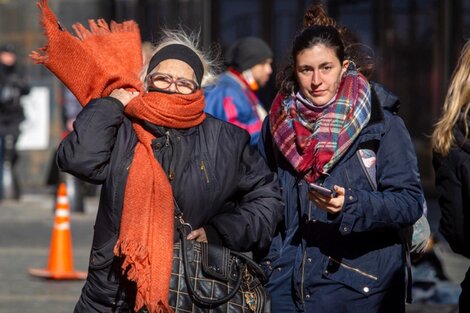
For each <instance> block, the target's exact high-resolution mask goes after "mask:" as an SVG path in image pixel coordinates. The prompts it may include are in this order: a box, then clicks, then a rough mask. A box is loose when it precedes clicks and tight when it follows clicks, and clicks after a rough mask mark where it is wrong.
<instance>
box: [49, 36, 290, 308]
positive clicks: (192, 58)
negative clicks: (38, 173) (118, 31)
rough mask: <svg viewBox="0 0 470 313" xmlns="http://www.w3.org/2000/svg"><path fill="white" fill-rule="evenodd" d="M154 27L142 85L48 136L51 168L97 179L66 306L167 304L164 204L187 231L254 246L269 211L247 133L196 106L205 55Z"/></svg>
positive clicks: (270, 181)
mask: <svg viewBox="0 0 470 313" xmlns="http://www.w3.org/2000/svg"><path fill="white" fill-rule="evenodd" d="M194 42H195V41H194V40H192V39H191V38H188V37H186V36H185V35H184V34H181V33H177V32H166V33H165V36H164V38H163V39H162V41H161V42H160V43H159V44H158V45H157V47H156V49H155V51H156V52H155V53H154V54H153V57H152V58H151V60H150V61H149V64H147V65H146V66H145V67H144V69H143V73H144V74H143V75H142V77H143V79H142V84H143V92H139V91H132V90H129V89H128V88H126V89H124V88H116V89H114V90H112V91H111V93H110V94H109V96H107V97H102V98H98V99H92V100H91V101H90V102H89V103H88V104H86V105H85V106H84V109H83V110H82V111H81V113H80V114H79V115H78V117H77V119H76V121H75V124H74V131H73V132H72V133H71V134H70V135H69V136H68V137H66V138H65V139H64V140H63V142H62V143H61V144H60V147H59V150H58V164H59V166H60V168H61V169H62V170H64V171H66V172H69V173H71V174H73V175H76V176H77V177H80V178H82V179H85V180H87V181H90V182H93V183H98V184H103V187H102V192H101V199H100V205H99V209H98V213H97V219H96V224H95V234H94V238H93V246H92V251H91V257H90V266H89V273H88V278H87V282H86V284H85V287H84V288H83V291H82V295H81V297H80V300H79V301H78V303H77V305H76V308H75V312H134V310H135V311H138V310H140V309H141V308H143V307H145V308H146V309H147V310H148V311H149V312H167V311H168V312H169V311H171V308H170V305H169V303H168V296H169V287H170V274H171V266H172V258H173V242H174V240H175V238H177V237H176V236H175V235H174V233H175V229H174V220H175V218H174V214H175V209H174V203H175V202H176V203H177V204H178V207H179V208H180V209H181V210H182V213H183V214H184V218H185V221H186V222H188V223H190V224H191V225H192V227H193V229H194V230H193V231H192V232H191V233H190V234H189V235H188V239H193V240H197V241H202V242H209V243H216V244H223V245H225V246H227V247H229V248H231V249H234V250H237V251H250V250H256V249H264V248H266V247H267V246H268V245H269V243H270V241H271V238H272V235H273V233H274V229H275V226H276V224H277V222H278V220H279V219H280V215H281V212H282V202H281V201H280V196H279V190H278V185H277V182H276V176H275V175H274V174H272V173H271V172H270V171H269V169H268V167H267V166H266V164H265V163H264V161H263V159H262V158H261V157H260V156H259V155H258V153H257V152H256V151H255V150H253V149H252V148H251V147H250V145H249V143H250V136H249V135H248V133H247V132H246V131H244V130H242V129H240V128H238V127H236V126H233V125H230V124H228V123H226V122H222V121H219V120H217V119H215V118H213V117H211V116H209V115H206V114H205V113H204V105H205V101H204V95H203V92H202V90H201V86H202V85H204V84H205V82H206V81H207V80H208V78H210V76H211V74H210V73H211V71H210V62H209V61H208V60H207V59H206V58H205V57H204V56H203V54H202V53H201V52H200V51H198V50H197V49H196V48H195V47H196V45H195V44H194Z"/></svg>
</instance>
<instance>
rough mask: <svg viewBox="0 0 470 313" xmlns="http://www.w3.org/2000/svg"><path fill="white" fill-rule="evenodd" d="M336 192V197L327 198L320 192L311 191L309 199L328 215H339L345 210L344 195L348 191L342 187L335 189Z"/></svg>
mask: <svg viewBox="0 0 470 313" xmlns="http://www.w3.org/2000/svg"><path fill="white" fill-rule="evenodd" d="M333 188H334V190H335V192H336V197H330V196H325V195H323V194H321V193H319V192H316V191H313V190H310V191H309V192H308V197H309V199H310V201H312V202H314V203H315V204H316V206H317V207H318V208H319V209H321V210H324V211H326V212H328V213H332V214H334V213H338V212H341V210H342V209H343V204H344V194H345V193H346V190H345V189H344V188H343V187H340V186H336V185H335V186H334V187H333Z"/></svg>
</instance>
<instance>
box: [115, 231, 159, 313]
mask: <svg viewBox="0 0 470 313" xmlns="http://www.w3.org/2000/svg"><path fill="white" fill-rule="evenodd" d="M113 252H114V255H116V256H121V257H123V262H122V265H121V270H122V273H123V274H124V275H125V276H126V277H127V278H128V279H129V280H130V281H133V282H135V283H136V285H137V295H136V299H135V309H136V311H138V310H140V309H141V308H142V307H143V306H144V305H145V306H147V308H148V307H149V306H150V303H151V300H150V292H151V290H150V286H151V283H150V281H151V279H150V272H149V269H150V259H149V253H148V250H147V248H146V247H145V246H143V245H138V244H137V243H136V242H134V241H130V240H128V241H124V240H118V241H117V242H116V245H115V246H114V250H113ZM154 312H155V311H154Z"/></svg>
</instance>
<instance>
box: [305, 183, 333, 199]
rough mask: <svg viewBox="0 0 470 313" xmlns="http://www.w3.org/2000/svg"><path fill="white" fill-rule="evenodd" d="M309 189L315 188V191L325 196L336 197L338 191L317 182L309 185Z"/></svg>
mask: <svg viewBox="0 0 470 313" xmlns="http://www.w3.org/2000/svg"><path fill="white" fill-rule="evenodd" d="M308 187H309V189H310V190H313V191H316V192H318V193H320V194H322V195H324V196H327V197H332V198H334V197H336V192H335V191H334V190H331V189H329V188H326V187H323V186H321V185H318V184H315V183H310V184H309V185H308Z"/></svg>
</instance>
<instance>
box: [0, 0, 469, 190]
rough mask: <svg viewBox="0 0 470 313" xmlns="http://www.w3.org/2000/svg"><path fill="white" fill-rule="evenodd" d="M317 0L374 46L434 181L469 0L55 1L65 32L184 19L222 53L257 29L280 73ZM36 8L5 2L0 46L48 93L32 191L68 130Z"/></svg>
mask: <svg viewBox="0 0 470 313" xmlns="http://www.w3.org/2000/svg"><path fill="white" fill-rule="evenodd" d="M318 2H321V3H323V4H325V5H326V6H327V8H328V10H329V13H330V15H332V16H333V17H334V18H336V19H337V21H338V22H339V23H340V24H343V25H345V26H347V27H348V28H349V29H350V30H352V31H353V32H354V33H355V35H356V36H357V37H358V39H359V41H361V42H362V43H364V44H365V46H366V47H367V48H371V49H372V50H373V51H374V52H375V60H376V71H375V73H374V75H373V79H374V80H376V81H379V82H381V83H383V84H384V85H385V86H387V87H388V88H389V89H391V90H393V91H394V92H395V93H396V94H398V95H399V96H400V98H401V101H402V106H401V109H400V115H401V116H402V117H403V118H404V120H405V122H406V125H407V126H408V128H409V129H410V132H411V134H412V137H413V141H414V143H415V147H416V149H417V152H418V155H419V160H420V167H421V171H422V176H423V181H424V183H425V185H426V186H432V183H433V176H432V175H433V174H432V169H431V158H430V156H431V148H430V144H429V135H430V134H431V129H432V125H433V124H434V122H435V121H436V119H437V116H438V114H439V112H440V108H441V105H442V102H443V99H444V96H445V91H446V89H447V84H448V81H449V78H450V75H451V73H452V70H453V67H454V65H455V62H456V59H457V56H458V54H459V52H460V49H461V47H462V46H463V43H464V41H465V39H466V38H469V37H470V1H468V0H407V1H402V0H347V1H346V0H344V1H341V0H329V1H328V0H324V1H307V0H49V4H50V6H51V7H52V9H53V10H54V12H55V13H56V14H57V16H58V17H59V19H60V21H61V24H62V25H63V26H65V27H66V28H67V29H71V25H72V24H73V23H74V22H81V23H84V24H85V23H86V21H87V20H88V19H96V18H101V17H102V18H105V19H106V20H110V19H114V20H116V21H118V22H121V21H123V20H126V19H134V20H136V21H137V22H138V23H139V25H140V28H141V32H142V39H143V40H145V41H152V40H155V39H156V38H157V37H158V30H159V28H160V27H161V26H166V27H170V28H174V27H177V26H178V25H182V26H183V27H184V28H186V29H189V30H199V31H200V32H201V38H202V44H203V47H204V48H205V49H207V50H208V49H211V50H212V51H217V50H218V51H223V50H224V48H225V47H226V46H228V45H229V44H230V43H231V42H232V41H234V40H235V39H237V38H239V37H241V36H246V35H255V36H260V37H262V38H263V39H264V40H266V41H267V42H268V43H269V44H270V45H271V46H272V48H273V51H274V69H275V70H276V67H277V68H279V67H282V64H283V61H284V60H285V59H286V58H287V57H288V53H289V49H290V44H291V41H292V38H293V36H294V35H295V33H296V32H297V30H298V28H299V26H300V24H301V23H302V16H303V13H304V10H305V9H306V8H307V7H308V6H309V5H311V4H314V3H318ZM37 14H38V10H37V8H36V6H35V1H32V0H0V43H3V42H11V43H13V44H15V45H16V46H17V47H18V52H19V56H20V61H22V63H23V64H25V65H26V71H27V74H28V75H29V77H30V79H31V82H32V84H33V85H35V86H41V87H47V88H48V89H49V90H50V111H49V114H50V135H49V136H50V137H49V138H48V139H49V140H48V147H47V149H37V150H34V149H33V150H25V151H22V162H24V164H25V166H24V168H23V171H24V177H28V179H27V180H26V179H23V185H27V186H30V187H31V188H34V187H35V186H40V185H41V184H43V183H44V179H45V177H46V172H47V168H48V166H47V163H48V162H49V158H50V156H51V153H52V151H53V150H54V149H55V147H56V145H57V143H58V142H59V140H60V134H61V131H62V130H61V120H60V118H61V117H60V112H58V105H57V103H58V102H59V101H60V99H58V97H59V95H60V92H59V91H60V88H61V85H60V83H59V82H58V81H57V80H56V79H54V78H53V76H52V75H51V74H50V73H49V72H48V71H47V70H46V69H45V68H44V67H42V66H37V65H34V64H33V63H32V62H31V61H30V60H29V58H28V54H29V52H30V51H32V50H35V49H37V48H38V47H41V46H43V45H44V43H45V42H44V37H43V36H42V34H41V30H40V28H39V23H38V20H37V18H36V17H37ZM274 77H275V75H272V81H271V82H270V84H269V86H268V88H264V89H263V90H262V91H261V94H260V97H261V98H262V100H263V102H264V103H270V101H271V100H272V99H273V97H274V94H275V92H276V89H275V84H274ZM25 187H26V186H25ZM431 191H432V190H431Z"/></svg>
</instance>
